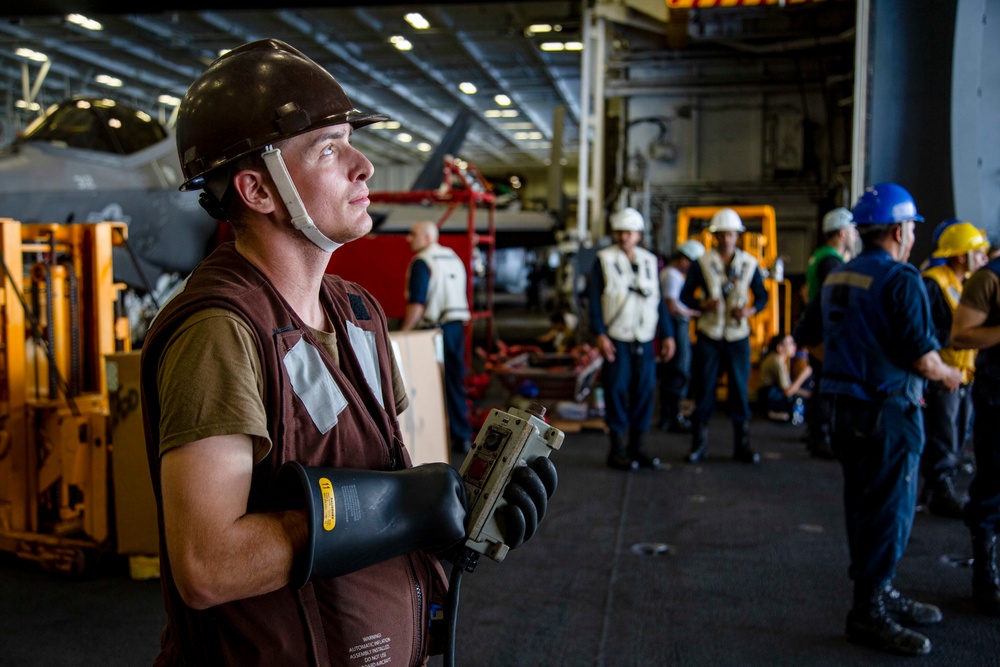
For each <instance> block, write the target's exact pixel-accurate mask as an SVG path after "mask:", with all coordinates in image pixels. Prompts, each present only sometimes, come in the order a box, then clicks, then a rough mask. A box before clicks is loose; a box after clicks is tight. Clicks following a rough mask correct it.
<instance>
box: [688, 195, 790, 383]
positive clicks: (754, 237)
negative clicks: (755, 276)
mask: <svg viewBox="0 0 1000 667" xmlns="http://www.w3.org/2000/svg"><path fill="white" fill-rule="evenodd" d="M723 208H731V209H733V210H734V211H736V213H737V214H738V215H739V216H740V219H741V220H742V221H743V226H744V227H746V229H747V231H746V232H744V233H743V234H741V235H740V240H739V247H740V248H741V249H742V250H743V251H744V252H747V253H749V254H750V255H752V256H753V257H754V258H756V260H757V262H758V263H759V265H760V271H761V274H762V275H763V277H764V288H765V289H766V290H767V296H768V301H767V308H765V309H764V310H762V311H760V312H759V313H758V314H757V315H756V316H755V317H753V318H751V320H750V361H751V363H753V364H755V365H756V364H757V363H759V362H760V358H761V355H762V352H763V350H764V349H765V348H766V347H767V344H768V343H769V342H770V341H771V338H772V337H773V336H776V335H777V334H778V333H779V332H780V331H787V332H791V330H792V299H791V293H790V290H791V283H790V282H789V281H788V280H786V279H785V276H784V273H785V272H784V266H783V262H782V260H781V258H780V257H779V256H778V226H777V219H776V217H775V214H774V207H773V206H767V205H761V206H687V207H684V208H680V209H678V210H677V245H680V244H681V243H683V242H684V241H687V240H688V239H695V240H698V241H701V243H702V244H703V245H704V246H705V248H706V249H709V248H712V247H713V246H714V245H715V237H714V236H712V234H711V233H709V231H708V225H709V221H710V220H711V219H712V216H713V215H715V213H716V212H718V211H719V210H720V209H723ZM691 334H692V340H694V337H695V336H696V335H697V332H696V331H695V329H694V326H693V323H692V330H691Z"/></svg>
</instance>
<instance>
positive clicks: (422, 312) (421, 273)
mask: <svg viewBox="0 0 1000 667" xmlns="http://www.w3.org/2000/svg"><path fill="white" fill-rule="evenodd" d="M438 235H439V232H438V227H437V225H436V224H434V223H433V222H430V221H423V222H417V223H415V224H414V225H413V227H411V228H410V233H409V234H408V235H407V236H406V239H407V241H409V243H410V249H411V250H413V252H414V253H416V255H415V256H414V258H413V259H412V260H411V261H410V266H409V268H408V269H407V272H406V273H407V275H406V301H407V303H406V312H405V314H404V315H403V323H402V326H401V329H402V330H403V331H408V330H410V329H416V328H421V329H428V328H434V327H440V328H441V333H442V336H443V337H444V378H445V383H444V384H445V387H444V388H445V399H446V401H445V402H446V407H447V410H448V431H449V435H450V437H451V446H452V449H454V450H455V451H457V452H462V453H464V452H468V451H469V449H470V447H471V446H472V440H471V438H472V424H471V423H470V422H469V407H468V403H467V402H466V392H465V323H466V322H468V321H469V319H470V317H471V313H470V312H469V298H468V291H467V289H468V282H467V278H466V275H467V274H466V272H465V263H464V262H463V261H462V260H461V258H460V257H459V256H458V255H457V254H455V251H454V250H452V249H451V248H449V247H447V246H443V245H441V244H439V243H438Z"/></svg>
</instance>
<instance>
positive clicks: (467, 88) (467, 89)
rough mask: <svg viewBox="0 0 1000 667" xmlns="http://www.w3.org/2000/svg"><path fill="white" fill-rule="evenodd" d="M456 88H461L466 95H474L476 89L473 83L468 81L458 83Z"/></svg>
mask: <svg viewBox="0 0 1000 667" xmlns="http://www.w3.org/2000/svg"><path fill="white" fill-rule="evenodd" d="M458 89H459V90H461V91H462V92H463V93H465V94H466V95H475V94H476V91H477V90H478V88H476V86H475V84H473V83H470V82H468V81H463V82H462V83H460V84H458Z"/></svg>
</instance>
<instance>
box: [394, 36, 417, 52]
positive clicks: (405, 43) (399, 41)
mask: <svg viewBox="0 0 1000 667" xmlns="http://www.w3.org/2000/svg"><path fill="white" fill-rule="evenodd" d="M389 41H390V42H392V45H393V46H395V47H396V48H397V49H399V50H400V51H409V50H411V49H412V48H413V44H412V43H410V40H408V39H406V38H405V37H403V36H402V35H393V36H392V37H390V38H389Z"/></svg>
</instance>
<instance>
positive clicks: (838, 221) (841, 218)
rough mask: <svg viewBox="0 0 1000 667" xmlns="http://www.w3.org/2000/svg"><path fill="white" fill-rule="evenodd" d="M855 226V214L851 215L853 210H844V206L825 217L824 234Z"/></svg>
mask: <svg viewBox="0 0 1000 667" xmlns="http://www.w3.org/2000/svg"><path fill="white" fill-rule="evenodd" d="M854 226H855V225H854V214H853V213H851V209H848V208H844V207H843V206H841V207H840V208H835V209H833V210H832V211H830V212H829V213H827V214H826V215H824V216H823V233H824V234H829V233H830V232H836V231H838V230H841V229H844V228H846V227H854Z"/></svg>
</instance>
